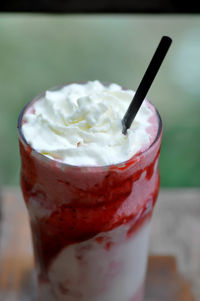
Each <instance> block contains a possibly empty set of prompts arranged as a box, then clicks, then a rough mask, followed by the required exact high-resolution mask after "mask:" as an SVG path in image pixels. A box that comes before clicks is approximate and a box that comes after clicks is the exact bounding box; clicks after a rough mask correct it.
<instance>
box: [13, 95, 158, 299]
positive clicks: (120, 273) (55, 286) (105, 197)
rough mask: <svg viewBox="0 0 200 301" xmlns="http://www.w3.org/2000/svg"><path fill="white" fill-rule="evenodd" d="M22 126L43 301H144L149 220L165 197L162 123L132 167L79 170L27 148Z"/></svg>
mask: <svg viewBox="0 0 200 301" xmlns="http://www.w3.org/2000/svg"><path fill="white" fill-rule="evenodd" d="M41 97H43V95H40V96H38V97H37V98H35V99H34V100H33V101H32V102H30V103H29V104H28V105H27V106H26V107H25V108H24V109H23V111H22V112H21V114H20V117H19V121H18V133H19V144H20V154H21V162H22V165H21V188H22V192H23V196H24V200H25V203H26V206H27V209H28V213H29V219H30V225H31V231H32V238H33V247H34V255H35V262H36V271H37V276H38V288H39V300H41V301H46V300H48V301H65V300H66V301H141V300H142V298H143V289H144V280H145V271H146V262H147V253H148V252H147V251H148V238H149V230H150V220H151V216H152V210H153V208H154V205H155V202H156V198H157V195H158V191H159V171H158V160H159V153H160V145H161V136H162V123H161V119H160V116H159V114H158V113H156V114H157V121H156V122H158V131H157V135H156V138H155V140H154V141H153V143H152V144H151V145H150V147H149V148H148V149H147V150H145V151H143V152H140V153H138V154H136V155H135V156H133V157H132V158H131V159H130V160H128V161H126V162H122V163H119V164H115V165H109V166H97V167H83V166H72V165H68V164H64V163H61V162H58V161H56V160H53V159H50V158H48V157H46V156H44V155H42V154H40V153H38V152H37V151H35V150H34V149H32V148H31V147H30V145H28V143H27V142H26V139H25V137H24V136H23V134H22V130H21V126H22V123H23V115H24V112H25V111H26V110H28V109H30V108H31V106H32V104H33V103H34V102H35V101H37V100H38V99H40V98H41Z"/></svg>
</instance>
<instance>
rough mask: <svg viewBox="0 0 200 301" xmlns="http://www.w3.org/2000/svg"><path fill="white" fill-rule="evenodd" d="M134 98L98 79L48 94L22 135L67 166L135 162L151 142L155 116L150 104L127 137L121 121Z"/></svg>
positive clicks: (27, 117)
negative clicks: (140, 152) (135, 156)
mask: <svg viewBox="0 0 200 301" xmlns="http://www.w3.org/2000/svg"><path fill="white" fill-rule="evenodd" d="M133 96H134V91H132V90H123V89H122V87H121V86H119V85H117V84H110V85H108V86H104V85H103V84H102V83H100V82H99V81H90V82H87V83H85V84H70V85H67V86H64V87H63V88H61V89H60V90H56V91H46V93H45V97H43V98H41V99H39V100H38V101H36V102H35V103H33V105H32V107H29V109H27V110H26V111H25V113H24V116H23V124H22V132H23V135H24V137H25V139H26V141H27V142H28V143H29V144H30V145H31V147H32V148H33V149H35V150H37V151H38V152H40V153H42V154H43V155H45V156H47V157H49V158H52V159H55V160H58V161H62V162H64V163H67V164H72V165H81V166H98V165H102V166H104V165H110V164H117V163H120V162H124V161H126V160H128V159H130V158H131V157H132V156H133V155H135V154H136V153H137V152H138V151H141V150H145V149H146V148H148V147H149V145H150V143H151V142H152V137H151V136H152V135H151V134H150V131H149V130H148V129H149V128H150V127H151V122H150V120H151V119H152V117H153V116H154V115H155V109H154V107H153V106H152V105H151V104H150V103H149V102H148V101H147V100H145V101H144V102H143V104H142V106H141V108H140V110H139V112H138V114H137V115H136V117H135V120H134V122H133V123H132V126H131V128H130V129H129V130H128V131H127V135H126V136H125V135H123V134H122V123H121V120H122V118H123V116H124V114H125V112H126V111H127V108H128V106H129V104H130V102H131V100H132V98H133Z"/></svg>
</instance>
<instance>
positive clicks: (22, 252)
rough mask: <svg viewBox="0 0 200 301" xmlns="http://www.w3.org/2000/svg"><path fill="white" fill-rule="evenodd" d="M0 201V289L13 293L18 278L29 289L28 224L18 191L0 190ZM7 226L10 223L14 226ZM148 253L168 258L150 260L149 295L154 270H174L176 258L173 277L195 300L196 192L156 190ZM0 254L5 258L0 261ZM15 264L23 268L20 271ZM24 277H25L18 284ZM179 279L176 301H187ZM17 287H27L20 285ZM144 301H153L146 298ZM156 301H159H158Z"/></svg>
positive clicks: (199, 270)
mask: <svg viewBox="0 0 200 301" xmlns="http://www.w3.org/2000/svg"><path fill="white" fill-rule="evenodd" d="M1 199H2V202H1V203H2V207H3V208H2V211H3V215H2V221H1V223H0V232H1V239H0V285H1V287H5V286H6V281H8V279H9V281H10V282H12V285H14V286H15V287H13V289H14V290H16V291H17V290H19V287H20V283H21V282H22V279H21V278H20V277H22V275H23V279H26V280H27V281H29V283H34V281H31V282H30V279H29V278H30V277H34V276H33V275H32V274H30V267H32V261H33V259H32V247H31V239H30V232H29V227H28V218H27V214H26V210H25V205H24V203H23V200H22V196H21V193H20V189H19V188H18V187H16V188H15V187H5V188H3V189H1ZM21 213H23V214H21ZM12 221H15V225H13V223H12ZM16 229H20V235H17V231H16ZM8 237H9V239H8ZM149 251H150V253H151V254H154V255H155V254H159V255H171V258H170V257H169V256H168V257H167V258H165V256H164V257H156V258H155V257H151V258H150V262H149V265H150V268H149V269H148V273H147V290H148V291H149V292H150V291H151V290H150V289H151V288H150V287H149V289H148V286H152V287H153V285H154V283H153V282H152V281H151V280H153V279H157V280H156V281H158V278H155V277H151V276H152V275H154V276H155V275H156V273H157V271H158V268H157V267H159V269H160V270H159V271H161V269H162V268H163V269H165V268H166V264H168V265H170V264H171V266H174V264H173V260H174V258H176V262H177V269H178V271H179V272H180V274H181V275H182V276H183V277H184V278H183V279H185V280H187V281H188V283H189V285H190V287H191V290H192V293H193V295H194V297H195V300H197V301H199V300H200V189H198V188H197V189H161V191H160V194H159V197H158V201H157V204H156V207H155V210H154V214H153V218H152V227H151V236H150V248H149ZM2 254H6V257H5V256H4V259H3V260H2ZM16 258H17V260H16ZM159 258H160V259H159ZM21 262H23V267H22V265H21ZM161 267H162V268H161ZM22 268H23V271H22ZM156 269H157V270H156ZM170 269H171V270H170ZM172 270H173V271H175V270H176V269H175V268H169V271H171V272H172ZM1 271H4V272H1ZM22 272H23V273H22ZM24 275H27V277H25V278H24ZM157 275H158V274H157ZM173 275H175V274H173ZM176 275H177V273H176ZM182 276H181V277H182ZM159 277H160V276H159ZM13 279H14V281H13ZM28 279H29V280H28ZM180 279H181V280H180ZM180 279H179V282H178V283H180V286H181V289H182V287H183V286H184V287H185V291H184V292H185V293H184V296H185V297H183V296H182V297H180V299H176V300H193V298H192V297H191V296H190V292H189V288H188V287H187V285H186V282H184V281H185V280H183V279H182V278H180ZM23 281H24V280H23ZM171 282H172V281H171ZM169 285H171V284H169ZM29 286H30V285H29ZM23 287H28V286H27V285H25V286H24V285H23ZM29 289H30V288H29ZM33 290H34V288H32V291H33ZM0 293H1V292H0ZM186 295H187V297H186ZM26 298H27V295H26ZM0 299H1V295H0ZM1 300H2V301H4V300H6V301H7V300H9V301H14V300H20V301H23V300H22V298H21V297H20V298H18V299H17V298H16V294H12V293H11V295H9V297H8V298H7V299H5V298H4V299H1ZM24 300H35V299H34V298H33V299H30V298H28V299H24ZM147 300H152V301H153V300H157V299H151V298H147ZM158 300H159V299H158ZM162 300H163V301H164V298H162ZM165 300H169V299H165Z"/></svg>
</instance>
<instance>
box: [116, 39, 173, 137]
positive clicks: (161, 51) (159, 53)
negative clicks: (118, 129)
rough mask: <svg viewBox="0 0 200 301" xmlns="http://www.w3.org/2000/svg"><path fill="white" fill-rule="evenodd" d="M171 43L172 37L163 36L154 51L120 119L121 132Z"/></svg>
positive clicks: (128, 126) (138, 106) (136, 107)
mask: <svg viewBox="0 0 200 301" xmlns="http://www.w3.org/2000/svg"><path fill="white" fill-rule="evenodd" d="M171 43H172V39H171V38H169V37H167V36H163V37H162V39H161V41H160V43H159V45H158V47H157V49H156V51H155V53H154V56H153V57H152V59H151V62H150V64H149V66H148V68H147V70H146V72H145V74H144V76H143V78H142V80H141V82H140V85H139V87H138V89H137V91H136V92H135V95H134V97H133V100H132V101H131V103H130V105H129V108H128V110H127V112H126V114H125V115H124V118H123V119H122V127H123V129H122V133H123V134H124V135H126V132H127V130H128V129H129V128H130V126H131V124H132V122H133V120H134V118H135V116H136V114H137V112H138V110H139V108H140V106H141V104H142V102H143V100H144V99H145V97H146V95H147V92H148V91H149V88H150V87H151V84H152V82H153V80H154V78H155V76H156V74H157V72H158V70H159V68H160V66H161V64H162V62H163V60H164V58H165V55H166V54H167V51H168V49H169V47H170V45H171Z"/></svg>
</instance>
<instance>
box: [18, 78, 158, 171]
mask: <svg viewBox="0 0 200 301" xmlns="http://www.w3.org/2000/svg"><path fill="white" fill-rule="evenodd" d="M83 83H86V82H77V83H76V84H83ZM101 83H102V84H104V85H108V84H110V83H105V82H101ZM70 84H73V83H67V84H63V85H59V86H55V87H53V88H50V89H47V90H48V91H56V90H59V89H62V88H64V87H65V86H68V85H70ZM121 87H122V86H121ZM122 88H123V89H124V90H130V89H127V88H124V87H122ZM47 90H45V91H43V92H41V93H40V94H39V95H37V96H35V97H34V98H33V99H32V100H30V101H29V102H28V103H26V105H25V106H24V107H23V109H22V110H21V112H20V114H19V117H18V121H17V130H18V137H19V140H20V141H21V142H22V143H23V144H24V145H25V146H27V147H29V148H30V149H31V153H33V154H36V155H37V156H39V157H40V158H41V160H44V161H46V162H47V163H49V164H50V163H52V161H53V162H56V165H57V166H59V165H60V166H61V167H65V168H66V167H68V168H74V169H80V168H81V169H85V170H88V169H90V170H92V169H95V171H96V170H97V169H102V168H103V169H104V168H114V167H118V168H120V167H122V168H123V167H124V166H125V165H126V164H128V165H129V164H131V163H134V162H137V159H138V158H140V157H141V156H142V155H143V154H146V153H148V152H149V151H150V150H151V149H152V147H153V146H154V145H155V144H156V142H157V141H158V139H159V137H160V136H161V134H162V119H161V116H160V113H159V112H158V110H157V108H156V107H155V106H154V105H153V104H152V103H151V102H150V101H149V100H148V99H146V98H145V99H146V100H147V101H148V102H149V103H150V104H151V105H152V106H153V107H154V109H155V112H156V115H157V119H158V130H157V134H156V136H155V139H154V140H153V142H152V143H151V144H150V145H149V147H148V148H146V149H145V150H143V151H141V152H137V153H136V154H134V155H133V156H132V157H131V158H130V159H128V160H125V161H122V162H119V163H114V164H108V165H73V164H69V163H65V162H62V161H59V160H56V159H54V158H49V157H47V156H45V155H43V154H42V153H40V152H39V151H37V150H36V149H34V148H33V147H32V146H31V145H30V144H29V143H28V142H27V141H26V138H25V137H24V135H23V132H22V120H23V116H24V113H25V111H26V110H27V109H28V107H29V106H30V105H31V104H33V103H35V102H36V101H38V100H39V99H41V98H43V97H44V96H45V92H46V91H47Z"/></svg>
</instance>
